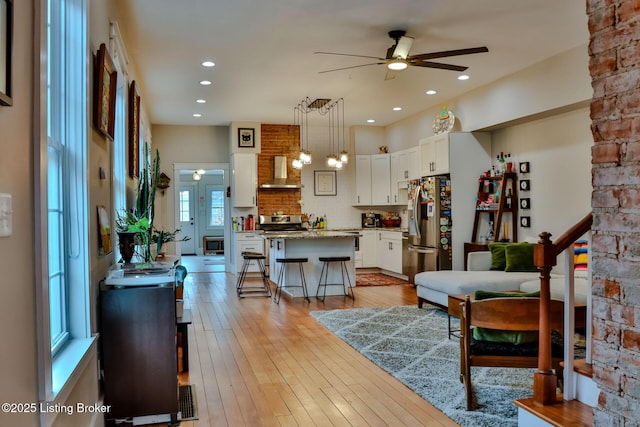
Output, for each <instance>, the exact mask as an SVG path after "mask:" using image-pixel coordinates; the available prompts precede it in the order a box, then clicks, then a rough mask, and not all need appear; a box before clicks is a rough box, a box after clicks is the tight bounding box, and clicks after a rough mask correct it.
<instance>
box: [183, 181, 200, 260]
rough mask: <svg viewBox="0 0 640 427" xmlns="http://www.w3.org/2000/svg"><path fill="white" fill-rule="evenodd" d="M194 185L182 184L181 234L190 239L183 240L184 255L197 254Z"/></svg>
mask: <svg viewBox="0 0 640 427" xmlns="http://www.w3.org/2000/svg"><path fill="white" fill-rule="evenodd" d="M194 194H195V192H194V188H193V186H192V185H182V186H180V236H182V237H188V238H189V240H187V241H185V242H182V254H183V255H195V253H196V239H195V231H196V227H195V205H196V204H195V196H194Z"/></svg>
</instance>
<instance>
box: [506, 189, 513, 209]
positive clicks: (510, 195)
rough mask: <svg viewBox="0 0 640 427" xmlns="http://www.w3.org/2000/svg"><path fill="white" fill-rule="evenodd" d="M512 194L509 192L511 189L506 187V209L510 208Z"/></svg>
mask: <svg viewBox="0 0 640 427" xmlns="http://www.w3.org/2000/svg"><path fill="white" fill-rule="evenodd" d="M512 198H513V196H512V194H511V189H510V188H509V189H507V200H506V205H507V209H511V200H512Z"/></svg>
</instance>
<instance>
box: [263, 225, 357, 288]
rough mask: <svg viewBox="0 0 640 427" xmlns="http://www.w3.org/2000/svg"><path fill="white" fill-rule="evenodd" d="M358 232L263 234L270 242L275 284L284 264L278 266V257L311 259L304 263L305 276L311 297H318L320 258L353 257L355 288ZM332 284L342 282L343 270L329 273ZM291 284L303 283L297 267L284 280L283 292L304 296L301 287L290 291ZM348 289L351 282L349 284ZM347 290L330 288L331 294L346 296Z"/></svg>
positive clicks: (351, 269) (350, 270) (349, 268)
mask: <svg viewBox="0 0 640 427" xmlns="http://www.w3.org/2000/svg"><path fill="white" fill-rule="evenodd" d="M360 235H361V234H360V232H358V231H331V230H313V231H296V232H281V233H278V232H275V233H264V234H262V235H260V236H261V237H262V238H264V239H265V240H267V245H268V248H269V270H270V278H271V280H272V281H273V282H274V283H275V282H276V280H277V279H278V272H279V271H280V267H281V265H280V264H279V263H276V258H308V259H309V262H307V263H305V264H304V274H305V278H306V282H307V291H308V292H309V296H310V297H314V296H315V295H316V291H317V290H318V281H319V280H320V272H321V271H322V264H323V263H322V262H321V261H320V260H319V258H320V257H329V256H331V257H333V256H348V257H350V258H351V260H350V261H348V262H347V263H346V266H347V271H348V274H349V279H350V280H351V285H352V286H355V285H356V283H355V280H356V269H355V263H354V260H355V248H356V244H357V238H358V237H360ZM327 282H328V283H340V282H342V276H341V273H340V270H339V269H338V268H335V265H334V266H332V268H331V269H330V271H329V275H328V280H327ZM287 284H291V285H292V286H296V285H299V284H300V273H299V272H298V269H297V268H291V267H289V268H288V269H287V272H286V274H285V275H284V277H283V283H282V291H283V292H284V293H286V294H288V295H289V296H291V297H302V296H303V295H302V289H301V288H293V287H291V288H287ZM347 286H348V282H347ZM343 294H344V290H343V289H342V287H340V286H327V295H343Z"/></svg>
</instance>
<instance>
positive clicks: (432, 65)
mask: <svg viewBox="0 0 640 427" xmlns="http://www.w3.org/2000/svg"><path fill="white" fill-rule="evenodd" d="M411 65H412V66H415V67H426V68H439V69H441V70H450V71H464V70H466V69H467V68H469V67H463V66H461V65H451V64H441V63H440V62H430V61H411Z"/></svg>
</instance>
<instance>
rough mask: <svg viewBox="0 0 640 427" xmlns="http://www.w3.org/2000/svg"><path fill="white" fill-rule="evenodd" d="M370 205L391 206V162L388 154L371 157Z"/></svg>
mask: <svg viewBox="0 0 640 427" xmlns="http://www.w3.org/2000/svg"><path fill="white" fill-rule="evenodd" d="M371 203H372V204H373V205H374V206H378V205H389V204H391V160H390V156H389V154H372V155H371Z"/></svg>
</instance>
